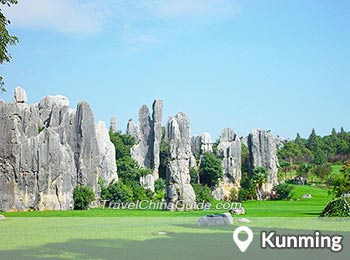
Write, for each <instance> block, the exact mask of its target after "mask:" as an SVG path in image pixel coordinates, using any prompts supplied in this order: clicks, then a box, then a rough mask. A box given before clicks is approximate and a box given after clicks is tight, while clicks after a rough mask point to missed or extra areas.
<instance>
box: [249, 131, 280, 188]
mask: <svg viewBox="0 0 350 260" xmlns="http://www.w3.org/2000/svg"><path fill="white" fill-rule="evenodd" d="M248 149H249V169H250V174H251V175H252V174H253V170H254V168H255V167H265V168H266V169H267V183H266V184H265V185H264V187H263V189H264V190H265V191H271V189H272V187H273V186H274V185H275V184H277V183H278V182H277V172H278V167H279V163H278V158H277V155H276V141H275V137H274V136H273V134H272V133H271V132H270V131H266V130H261V129H257V130H253V131H252V132H251V133H250V134H249V136H248Z"/></svg>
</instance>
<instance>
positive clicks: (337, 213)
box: [320, 198, 350, 217]
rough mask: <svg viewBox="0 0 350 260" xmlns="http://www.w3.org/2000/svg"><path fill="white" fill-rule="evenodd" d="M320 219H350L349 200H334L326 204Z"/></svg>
mask: <svg viewBox="0 0 350 260" xmlns="http://www.w3.org/2000/svg"><path fill="white" fill-rule="evenodd" d="M320 216H321V217H350V200H349V199H348V198H336V199H334V200H332V201H331V202H329V203H328V205H327V206H326V207H325V208H324V210H323V211H322V213H321V215H320Z"/></svg>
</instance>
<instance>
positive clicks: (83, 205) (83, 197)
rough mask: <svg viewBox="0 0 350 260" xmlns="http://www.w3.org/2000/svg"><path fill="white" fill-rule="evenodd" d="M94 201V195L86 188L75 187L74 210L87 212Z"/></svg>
mask: <svg viewBox="0 0 350 260" xmlns="http://www.w3.org/2000/svg"><path fill="white" fill-rule="evenodd" d="M94 199H95V193H94V192H93V191H92V189H90V188H89V187H87V186H76V187H75V188H74V191H73V200H74V209H75V210H87V209H88V208H89V205H90V203H91V202H93V201H94Z"/></svg>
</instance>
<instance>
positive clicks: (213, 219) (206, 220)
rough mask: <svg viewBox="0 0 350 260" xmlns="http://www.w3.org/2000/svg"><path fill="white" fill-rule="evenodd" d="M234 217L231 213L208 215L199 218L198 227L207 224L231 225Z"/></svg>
mask: <svg viewBox="0 0 350 260" xmlns="http://www.w3.org/2000/svg"><path fill="white" fill-rule="evenodd" d="M232 224H233V218H232V216H231V214H230V213H224V214H217V215H207V216H204V217H201V218H200V219H199V220H198V227H207V226H231V225H232Z"/></svg>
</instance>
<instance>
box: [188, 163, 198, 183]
mask: <svg viewBox="0 0 350 260" xmlns="http://www.w3.org/2000/svg"><path fill="white" fill-rule="evenodd" d="M190 177H191V184H198V182H199V172H198V168H197V167H190Z"/></svg>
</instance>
